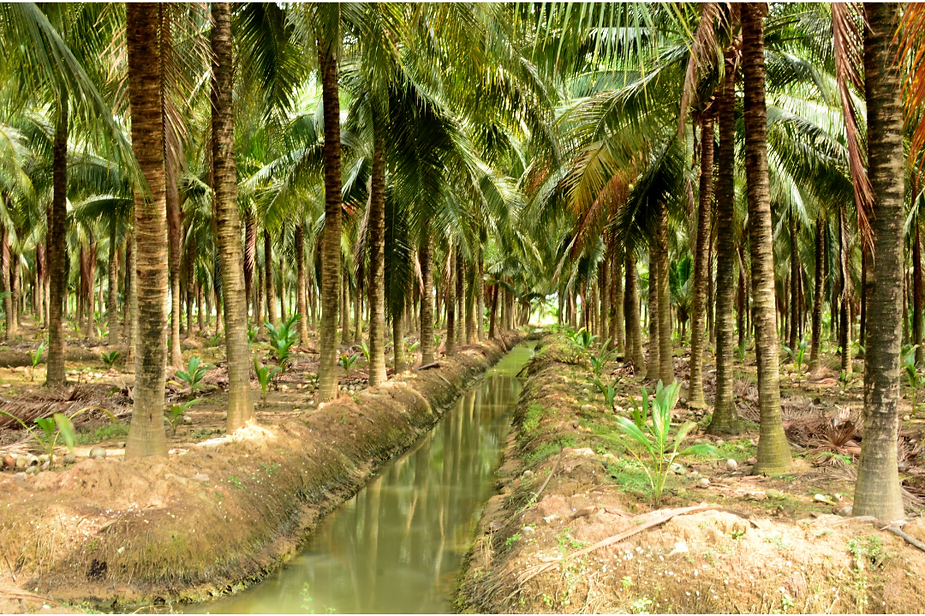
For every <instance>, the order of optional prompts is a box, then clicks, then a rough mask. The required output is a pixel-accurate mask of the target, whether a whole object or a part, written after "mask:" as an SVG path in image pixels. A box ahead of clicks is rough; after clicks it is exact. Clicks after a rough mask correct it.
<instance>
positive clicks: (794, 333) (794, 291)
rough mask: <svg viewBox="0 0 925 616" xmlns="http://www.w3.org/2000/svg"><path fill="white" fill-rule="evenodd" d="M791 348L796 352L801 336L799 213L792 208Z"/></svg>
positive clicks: (790, 225)
mask: <svg viewBox="0 0 925 616" xmlns="http://www.w3.org/2000/svg"><path fill="white" fill-rule="evenodd" d="M789 228H790V229H789V230H790V339H789V340H788V342H789V343H790V348H791V349H793V351H794V352H796V349H797V343H798V342H799V338H800V259H799V256H800V250H799V242H798V237H797V215H796V212H795V211H793V210H792V209H791V210H790V221H789Z"/></svg>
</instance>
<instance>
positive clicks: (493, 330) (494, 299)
mask: <svg viewBox="0 0 925 616" xmlns="http://www.w3.org/2000/svg"><path fill="white" fill-rule="evenodd" d="M498 290H499V287H498V285H492V287H491V314H490V315H489V317H488V339H489V340H494V339H495V338H497V337H498Z"/></svg>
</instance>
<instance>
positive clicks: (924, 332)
mask: <svg viewBox="0 0 925 616" xmlns="http://www.w3.org/2000/svg"><path fill="white" fill-rule="evenodd" d="M913 224H914V225H915V236H914V238H913V244H912V287H913V291H912V297H913V304H912V344H914V345H917V346H916V349H915V363H917V364H919V365H921V364H923V363H925V347H923V346H922V340H923V336H925V280H923V277H922V238H921V233H920V230H919V227H920V225H919V221H918V217H917V216H916V218H915V220H914V221H913Z"/></svg>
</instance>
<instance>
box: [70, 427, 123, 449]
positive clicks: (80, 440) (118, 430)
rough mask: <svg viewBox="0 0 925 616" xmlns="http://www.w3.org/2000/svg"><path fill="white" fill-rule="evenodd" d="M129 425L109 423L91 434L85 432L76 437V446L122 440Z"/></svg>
mask: <svg viewBox="0 0 925 616" xmlns="http://www.w3.org/2000/svg"><path fill="white" fill-rule="evenodd" d="M128 429H129V425H128V424H127V423H122V422H119V423H109V424H106V425H105V426H100V427H99V428H97V429H96V430H94V431H93V432H85V433H83V434H78V435H77V444H78V445H86V444H89V443H99V442H100V441H110V440H117V439H122V438H125V437H127V436H128Z"/></svg>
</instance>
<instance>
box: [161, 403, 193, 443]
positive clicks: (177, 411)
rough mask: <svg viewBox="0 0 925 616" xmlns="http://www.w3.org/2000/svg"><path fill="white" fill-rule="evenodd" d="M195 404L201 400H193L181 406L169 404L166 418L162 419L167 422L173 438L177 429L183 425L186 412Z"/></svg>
mask: <svg viewBox="0 0 925 616" xmlns="http://www.w3.org/2000/svg"><path fill="white" fill-rule="evenodd" d="M197 402H202V398H194V399H192V400H190V401H189V402H184V403H183V404H171V405H170V407H169V408H168V409H167V416H166V417H165V418H164V419H166V420H167V424H168V425H169V426H170V429H171V430H172V434H173V435H174V436H176V435H177V428H178V427H179V426H180V424H181V423H183V418H184V417H186V410H187V409H188V408H189V407H191V406H193V405H194V404H196V403H197Z"/></svg>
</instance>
